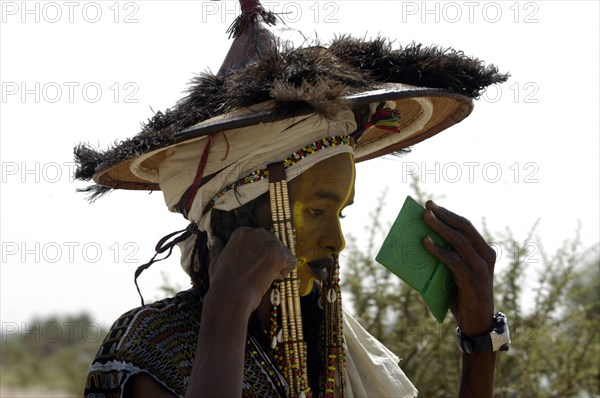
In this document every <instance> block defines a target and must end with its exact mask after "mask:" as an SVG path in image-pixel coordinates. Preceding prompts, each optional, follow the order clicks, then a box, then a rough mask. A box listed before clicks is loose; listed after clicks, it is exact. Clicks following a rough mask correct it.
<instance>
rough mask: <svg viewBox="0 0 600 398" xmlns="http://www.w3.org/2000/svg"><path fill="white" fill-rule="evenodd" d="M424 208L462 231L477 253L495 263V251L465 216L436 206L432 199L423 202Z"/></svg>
mask: <svg viewBox="0 0 600 398" xmlns="http://www.w3.org/2000/svg"><path fill="white" fill-rule="evenodd" d="M425 208H426V209H428V210H431V211H432V212H433V214H434V215H435V216H436V217H437V218H438V219H440V220H441V221H443V222H445V223H446V224H448V225H449V226H451V227H452V228H454V229H456V230H457V231H460V232H462V233H463V234H464V235H465V237H466V238H467V240H468V241H469V242H471V245H472V246H473V247H474V248H475V250H477V252H478V253H479V255H480V256H481V257H483V259H484V260H485V261H486V263H487V264H488V265H492V266H493V265H494V264H495V263H496V252H495V251H494V249H492V248H491V247H490V245H488V244H487V242H486V241H485V239H483V237H482V236H481V234H480V233H479V231H477V229H475V227H474V226H473V224H472V223H471V222H470V221H469V220H468V219H466V218H464V217H461V216H459V215H458V214H456V213H453V212H451V211H450V210H448V209H446V208H444V207H441V206H438V205H437V204H436V203H435V202H434V201H432V200H428V201H427V203H425Z"/></svg>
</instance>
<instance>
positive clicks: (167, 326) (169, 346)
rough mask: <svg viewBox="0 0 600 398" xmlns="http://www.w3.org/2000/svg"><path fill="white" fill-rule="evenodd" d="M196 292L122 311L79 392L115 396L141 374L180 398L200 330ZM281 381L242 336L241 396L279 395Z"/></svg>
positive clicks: (263, 356)
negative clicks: (243, 347) (82, 389)
mask: <svg viewBox="0 0 600 398" xmlns="http://www.w3.org/2000/svg"><path fill="white" fill-rule="evenodd" d="M201 313H202V297H201V296H200V294H199V293H198V291H197V290H196V289H194V288H192V289H190V290H187V291H184V292H181V293H179V294H177V295H176V296H174V297H172V298H168V299H164V300H161V301H158V302H156V303H153V304H150V305H147V306H145V307H139V308H136V309H133V310H131V311H129V312H126V313H125V314H123V315H122V316H121V317H120V318H119V319H118V320H117V321H116V322H115V323H114V324H113V326H112V327H111V329H110V331H109V333H108V335H107V336H106V338H105V339H104V342H103V343H102V345H101V346H100V349H99V351H98V354H97V355H96V358H95V359H94V361H93V363H92V365H91V367H90V370H89V372H88V376H87V380H86V386H85V392H84V397H86V398H99V397H104V398H121V397H124V394H125V392H126V390H125V385H126V384H127V382H128V381H129V380H130V379H131V378H132V377H133V376H136V375H138V374H141V373H145V374H147V375H149V376H150V377H152V378H153V379H154V380H155V381H156V382H158V383H159V384H160V385H162V386H163V387H164V388H165V389H166V390H167V391H170V392H171V393H173V394H174V395H175V396H178V397H183V396H184V395H185V390H186V388H187V385H188V381H189V377H190V374H191V372H192V366H193V363H194V355H195V352H196V345H197V341H198V332H199V330H200V318H201ZM286 388H287V383H286V381H285V379H284V378H283V376H282V375H281V374H280V373H279V371H278V370H277V368H276V367H275V365H274V364H273V363H272V362H271V360H270V358H269V356H268V355H267V353H266V352H265V351H264V350H263V349H262V347H261V345H260V344H259V343H258V341H257V340H256V338H254V337H253V336H252V335H250V334H249V335H248V339H247V344H246V359H245V366H244V380H243V392H242V396H243V397H280V396H281V397H283V396H285V390H286Z"/></svg>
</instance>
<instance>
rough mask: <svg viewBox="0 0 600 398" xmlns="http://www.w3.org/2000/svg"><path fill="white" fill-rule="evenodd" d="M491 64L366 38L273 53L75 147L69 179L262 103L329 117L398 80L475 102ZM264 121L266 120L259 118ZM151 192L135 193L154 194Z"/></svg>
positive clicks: (92, 190)
mask: <svg viewBox="0 0 600 398" xmlns="http://www.w3.org/2000/svg"><path fill="white" fill-rule="evenodd" d="M508 76H509V75H508V74H501V73H499V72H498V69H497V68H496V67H495V66H494V65H488V66H486V65H485V64H484V63H483V62H482V61H480V60H478V59H476V58H471V57H468V56H466V55H465V54H464V53H463V52H461V51H456V50H454V49H452V48H447V49H443V48H441V47H437V46H433V47H424V46H422V45H420V44H415V43H413V44H410V45H408V46H406V47H404V48H399V49H392V46H391V43H390V42H389V41H388V40H387V39H384V38H378V39H375V40H372V41H366V40H363V39H357V38H351V37H340V38H337V39H335V40H334V41H333V42H332V43H331V44H330V45H329V46H328V47H324V46H315V47H303V48H297V49H284V50H279V51H277V50H274V51H271V52H269V53H266V54H262V56H261V58H260V59H259V61H258V62H257V63H255V64H253V65H250V66H248V67H246V68H245V69H243V70H241V71H239V72H234V73H231V74H228V75H226V76H215V75H212V74H210V73H203V74H200V75H199V76H197V77H194V78H193V79H192V81H191V87H190V88H189V90H188V95H187V96H186V97H185V98H183V99H182V100H180V101H179V102H178V103H177V105H176V106H175V107H174V108H173V109H167V110H166V111H165V112H164V113H163V112H160V111H159V112H157V113H156V114H155V115H154V117H152V119H150V120H148V122H147V123H146V124H145V125H143V127H142V131H141V132H140V133H139V134H138V135H136V136H135V137H133V138H130V139H126V140H124V141H121V142H118V143H116V144H115V145H114V146H113V147H112V148H110V149H108V150H106V151H98V150H95V149H93V148H92V147H91V146H89V145H86V144H80V145H79V146H77V147H76V148H75V161H76V163H77V165H78V167H77V169H76V171H75V178H76V179H79V180H84V181H89V180H90V179H91V178H92V176H93V175H94V174H95V173H97V172H98V171H99V170H101V169H106V168H109V167H111V166H113V165H116V164H118V163H120V162H123V161H125V160H127V159H131V158H135V157H138V156H140V155H143V154H145V153H148V152H150V151H152V150H156V149H159V148H164V147H167V146H170V145H173V144H174V143H176V142H177V141H180V140H178V139H177V138H178V137H177V134H178V133H180V132H181V131H183V130H184V129H186V128H188V127H191V126H194V125H195V124H197V123H200V122H203V121H206V120H208V119H211V118H213V117H216V116H220V115H224V114H227V113H229V112H232V111H235V110H238V109H242V108H245V107H249V106H252V105H255V104H258V103H261V102H265V101H274V103H275V110H276V112H271V118H274V116H273V115H274V114H275V113H276V114H277V115H278V116H277V117H275V118H279V119H281V118H283V117H285V116H286V115H292V114H298V113H307V112H317V113H321V114H324V115H327V114H328V113H329V112H330V111H331V110H332V108H335V107H336V106H337V104H336V101H337V100H339V99H340V97H342V96H344V95H346V96H347V95H352V94H357V93H361V92H365V91H368V90H372V89H373V88H376V87H378V86H380V85H381V84H385V83H403V84H408V85H413V86H417V87H426V88H434V89H441V91H444V92H446V93H448V94H456V95H457V96H462V97H466V98H478V97H479V96H480V95H481V94H482V92H483V90H484V89H485V88H486V87H487V86H489V85H491V84H495V83H502V82H505V81H506V80H507V78H508ZM263 121H265V120H263ZM156 188H157V187H156V186H155V185H153V186H152V187H150V186H149V187H147V188H144V187H143V186H140V187H138V188H137V189H156ZM111 189H112V188H111V187H106V186H102V185H92V186H89V187H88V188H85V189H83V190H82V191H83V192H87V193H89V194H90V200H92V201H93V200H94V199H96V198H97V197H99V196H102V195H103V194H105V193H107V192H109V191H110V190H111Z"/></svg>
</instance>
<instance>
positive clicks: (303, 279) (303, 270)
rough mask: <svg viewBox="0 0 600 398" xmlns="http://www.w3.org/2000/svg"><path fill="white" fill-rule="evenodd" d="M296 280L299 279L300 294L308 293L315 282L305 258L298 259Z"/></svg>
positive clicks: (305, 294)
mask: <svg viewBox="0 0 600 398" xmlns="http://www.w3.org/2000/svg"><path fill="white" fill-rule="evenodd" d="M298 280H299V281H300V286H299V288H298V291H299V293H300V296H302V297H303V296H307V295H309V294H310V292H311V291H312V288H313V284H314V282H315V276H314V274H313V272H312V270H311V269H310V267H309V266H308V262H307V261H306V260H305V259H298Z"/></svg>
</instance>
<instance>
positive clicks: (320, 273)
mask: <svg viewBox="0 0 600 398" xmlns="http://www.w3.org/2000/svg"><path fill="white" fill-rule="evenodd" d="M354 178H355V169H354V159H353V157H352V155H351V154H349V153H341V154H339V155H336V156H333V157H331V158H329V159H326V160H324V161H322V162H320V163H317V164H316V165H314V166H313V167H311V168H310V169H309V170H307V171H306V172H304V173H303V174H302V175H300V176H299V177H298V178H296V179H294V180H293V181H292V182H290V183H289V185H288V187H289V193H290V206H291V209H292V213H293V222H294V226H295V228H296V257H297V258H298V277H299V278H300V295H302V296H304V295H307V294H308V293H310V291H311V289H312V286H313V282H314V279H315V278H317V279H319V280H323V279H325V278H326V277H327V268H329V269H331V268H330V267H329V266H330V265H331V264H332V260H333V257H332V256H333V255H334V254H338V253H339V252H340V251H342V249H343V248H344V246H345V244H346V242H345V241H344V237H343V235H342V229H341V226H340V214H341V212H342V210H343V209H344V207H346V206H348V205H350V204H352V202H353V201H354Z"/></svg>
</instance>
